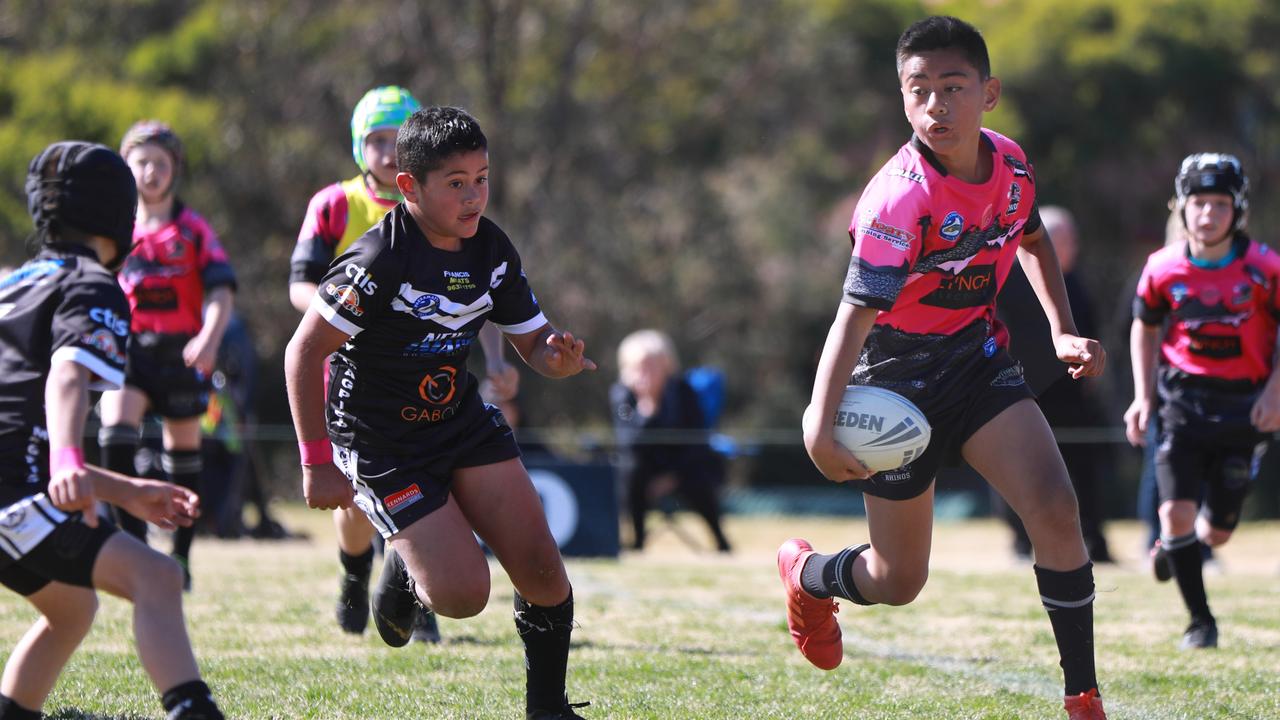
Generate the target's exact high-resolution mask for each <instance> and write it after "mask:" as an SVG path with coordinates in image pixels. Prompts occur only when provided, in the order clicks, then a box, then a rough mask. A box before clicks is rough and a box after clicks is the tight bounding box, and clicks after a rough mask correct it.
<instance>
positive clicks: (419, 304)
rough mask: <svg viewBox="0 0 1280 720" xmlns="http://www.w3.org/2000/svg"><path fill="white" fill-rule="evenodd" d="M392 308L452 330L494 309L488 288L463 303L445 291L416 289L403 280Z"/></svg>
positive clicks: (482, 316)
mask: <svg viewBox="0 0 1280 720" xmlns="http://www.w3.org/2000/svg"><path fill="white" fill-rule="evenodd" d="M391 309H392V310H395V311H397V312H402V313H407V314H409V315H412V316H413V317H415V318H417V319H418V320H429V321H431V322H434V323H436V324H438V325H443V326H444V327H446V328H448V329H450V330H461V329H463V328H464V327H466V326H468V325H470V324H471V323H474V322H476V321H477V320H480V319H482V318H484V316H485V314H487V313H488V312H489V311H490V310H492V309H493V298H492V297H491V296H490V295H489V291H488V290H485V291H484V293H482V294H481V295H480V297H478V298H476V299H475V300H473V301H471V302H470V303H468V304H466V305H463V304H462V303H456V302H453V301H452V300H450V299H449V298H448V297H447V296H445V295H437V294H435V293H428V292H422V291H420V290H414V289H413V286H412V285H410V284H409V283H401V284H400V292H398V293H396V296H395V297H394V298H392V300H391Z"/></svg>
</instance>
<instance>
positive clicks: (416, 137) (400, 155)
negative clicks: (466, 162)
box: [396, 106, 489, 182]
mask: <svg viewBox="0 0 1280 720" xmlns="http://www.w3.org/2000/svg"><path fill="white" fill-rule="evenodd" d="M488 147H489V140H488V139H487V138H485V136H484V131H482V130H481V129H480V123H478V122H476V119H475V118H473V117H471V116H470V115H468V114H467V111H466V110H463V109H462V108H456V107H439V106H436V107H427V108H422V109H421V110H418V111H417V112H415V113H414V114H412V115H410V116H409V119H408V120H406V121H405V122H404V124H403V125H401V126H400V131H399V132H398V133H397V134H396V164H397V165H398V166H399V167H400V172H407V173H409V174H410V175H413V177H414V178H416V179H417V180H418V181H419V182H421V181H422V180H424V179H426V177H427V173H429V172H431V171H432V170H439V169H440V167H441V166H443V165H444V161H445V159H446V158H448V157H449V156H450V155H456V154H458V153H465V152H471V151H473V150H485V149H487V148H488Z"/></svg>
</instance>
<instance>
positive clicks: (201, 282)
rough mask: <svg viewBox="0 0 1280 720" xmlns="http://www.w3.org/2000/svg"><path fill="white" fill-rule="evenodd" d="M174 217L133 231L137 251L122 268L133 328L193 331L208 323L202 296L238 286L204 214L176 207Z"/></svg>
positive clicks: (179, 332)
mask: <svg viewBox="0 0 1280 720" xmlns="http://www.w3.org/2000/svg"><path fill="white" fill-rule="evenodd" d="M175 209H177V211H178V212H177V216H176V217H175V218H174V219H173V221H171V222H169V223H167V224H166V225H164V227H161V228H159V229H157V230H152V231H149V232H148V231H146V230H143V229H142V227H141V226H138V227H135V228H134V231H133V242H134V247H133V251H132V252H131V253H129V257H128V258H127V259H126V260H125V263H124V267H123V268H121V270H120V276H119V280H120V287H122V288H124V294H125V295H126V296H128V298H129V309H130V311H131V312H132V320H131V323H130V327H131V328H132V330H133V331H134V332H158V333H171V334H177V335H195V334H196V333H198V332H200V327H201V326H202V325H203V324H204V295H205V293H206V292H207V291H208V290H211V289H213V288H215V287H218V286H221V285H227V286H231V287H233V288H234V287H235V283H236V279H235V274H234V273H233V272H232V270H231V265H230V264H228V262H227V253H226V252H225V251H224V250H223V249H222V245H220V244H219V243H218V236H217V235H215V234H214V232H213V228H211V227H209V223H207V222H205V220H204V218H202V217H200V216H199V215H197V214H196V213H195V212H194V211H192V210H191V209H189V208H185V207H181V206H178V207H177V208H175Z"/></svg>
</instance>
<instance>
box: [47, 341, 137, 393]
mask: <svg viewBox="0 0 1280 720" xmlns="http://www.w3.org/2000/svg"><path fill="white" fill-rule="evenodd" d="M62 360H70V361H71V362H73V363H76V364H78V365H83V366H84V367H86V368H88V370H89V372H91V373H93V374H94V375H96V376H97V377H98V378H99V379H98V380H90V381H89V389H90V390H119V389H120V388H122V387H124V371H123V370H118V369H116V368H115V367H112V366H111V365H108V364H107V362H106V361H105V360H103V359H102V358H100V357H98V356H97V355H94V354H93V353H91V352H89V351H88V350H85V349H84V348H82V347H76V346H75V345H63V346H62V347H60V348H58V349H57V350H55V351H54V352H53V355H51V356H50V357H49V364H50V365H52V364H53V363H55V362H60V361H62Z"/></svg>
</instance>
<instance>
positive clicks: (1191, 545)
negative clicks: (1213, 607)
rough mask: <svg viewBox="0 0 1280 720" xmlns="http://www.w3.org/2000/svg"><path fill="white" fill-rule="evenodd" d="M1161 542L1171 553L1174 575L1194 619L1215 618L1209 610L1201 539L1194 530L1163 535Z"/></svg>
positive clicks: (1183, 599) (1170, 560)
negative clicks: (1175, 534) (1180, 534)
mask: <svg viewBox="0 0 1280 720" xmlns="http://www.w3.org/2000/svg"><path fill="white" fill-rule="evenodd" d="M1160 544H1161V545H1163V546H1164V549H1165V552H1167V553H1168V554H1169V564H1170V565H1172V566H1173V577H1174V578H1176V579H1177V581H1178V590H1179V591H1180V592H1181V593H1182V601H1183V602H1184V603H1186V604H1187V611H1188V612H1190V613H1191V619H1192V620H1213V614H1212V613H1210V612H1209V597H1208V595H1207V594H1206V593H1205V590H1204V555H1203V554H1202V552H1203V551H1202V550H1201V549H1200V545H1201V543H1200V540H1199V539H1197V538H1196V534H1195V533H1194V532H1189V533H1187V534H1186V535H1183V536H1181V537H1176V538H1167V537H1161V538H1160Z"/></svg>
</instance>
